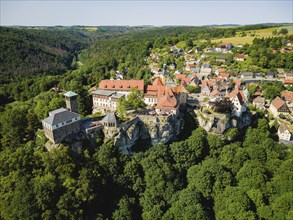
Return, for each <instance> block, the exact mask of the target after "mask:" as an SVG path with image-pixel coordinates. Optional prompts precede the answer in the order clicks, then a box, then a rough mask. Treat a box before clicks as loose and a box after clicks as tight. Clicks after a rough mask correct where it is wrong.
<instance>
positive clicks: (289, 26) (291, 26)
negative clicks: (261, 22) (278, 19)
mask: <svg viewBox="0 0 293 220" xmlns="http://www.w3.org/2000/svg"><path fill="white" fill-rule="evenodd" d="M282 28H286V29H287V30H288V32H289V33H290V34H292V33H293V24H291V25H287V26H282V27H279V28H278V31H280V30H281V29H282Z"/></svg>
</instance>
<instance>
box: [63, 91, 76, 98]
mask: <svg viewBox="0 0 293 220" xmlns="http://www.w3.org/2000/svg"><path fill="white" fill-rule="evenodd" d="M64 95H65V96H66V97H73V96H78V94H76V93H75V92H71V91H69V92H66V93H65V94H64Z"/></svg>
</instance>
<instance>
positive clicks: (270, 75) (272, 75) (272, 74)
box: [267, 72, 275, 78]
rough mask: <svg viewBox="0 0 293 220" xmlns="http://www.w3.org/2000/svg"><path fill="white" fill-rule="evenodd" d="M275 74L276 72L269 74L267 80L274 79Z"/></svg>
mask: <svg viewBox="0 0 293 220" xmlns="http://www.w3.org/2000/svg"><path fill="white" fill-rule="evenodd" d="M274 77H275V73H274V72H267V78H274Z"/></svg>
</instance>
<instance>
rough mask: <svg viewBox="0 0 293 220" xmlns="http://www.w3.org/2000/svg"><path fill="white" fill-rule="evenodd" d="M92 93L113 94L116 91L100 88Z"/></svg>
mask: <svg viewBox="0 0 293 220" xmlns="http://www.w3.org/2000/svg"><path fill="white" fill-rule="evenodd" d="M92 93H93V94H96V95H103V96H111V95H112V94H113V93H115V92H114V91H107V90H101V89H98V90H96V91H93V92H92Z"/></svg>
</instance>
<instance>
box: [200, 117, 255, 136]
mask: <svg viewBox="0 0 293 220" xmlns="http://www.w3.org/2000/svg"><path fill="white" fill-rule="evenodd" d="M196 116H197V120H198V123H199V125H200V126H201V127H202V128H203V129H204V130H206V131H207V132H211V133H215V134H223V133H224V132H225V131H226V130H228V129H229V128H243V127H245V126H249V125H250V124H251V119H252V114H251V113H250V112H244V113H242V115H241V116H240V117H231V116H230V115H229V114H213V113H207V112H201V111H196Z"/></svg>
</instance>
